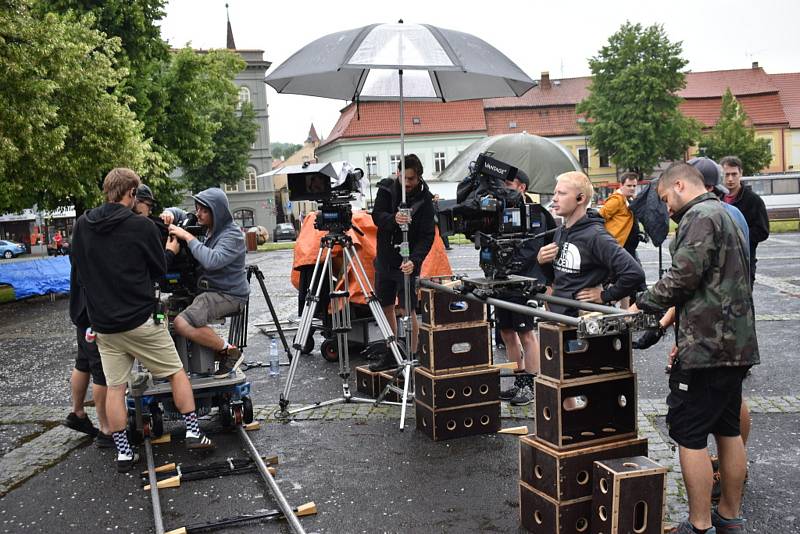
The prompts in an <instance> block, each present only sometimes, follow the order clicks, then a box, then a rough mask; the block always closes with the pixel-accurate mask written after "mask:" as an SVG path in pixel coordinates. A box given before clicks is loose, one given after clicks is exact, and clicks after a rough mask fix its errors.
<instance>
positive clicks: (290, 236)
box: [272, 223, 297, 243]
mask: <svg viewBox="0 0 800 534" xmlns="http://www.w3.org/2000/svg"><path fill="white" fill-rule="evenodd" d="M281 239H287V240H289V241H294V240H295V239H297V232H296V231H295V229H294V226H292V224H291V223H280V224H279V225H278V226H276V227H275V231H274V232H273V233H272V240H273V241H274V242H276V243H277V242H278V241H280V240H281Z"/></svg>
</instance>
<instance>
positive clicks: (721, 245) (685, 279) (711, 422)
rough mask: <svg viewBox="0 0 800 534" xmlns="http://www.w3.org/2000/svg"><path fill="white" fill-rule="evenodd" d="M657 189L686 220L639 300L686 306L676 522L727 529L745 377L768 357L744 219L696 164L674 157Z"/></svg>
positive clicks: (644, 304)
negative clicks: (680, 517) (716, 476)
mask: <svg viewBox="0 0 800 534" xmlns="http://www.w3.org/2000/svg"><path fill="white" fill-rule="evenodd" d="M658 195H659V197H660V198H661V200H662V201H664V202H665V203H666V204H667V207H668V208H669V212H670V216H671V217H672V218H673V220H675V221H676V222H677V223H678V229H677V231H676V232H675V238H674V239H673V241H672V242H671V243H670V253H671V254H672V266H671V268H670V269H669V271H668V272H667V273H666V274H665V275H664V277H663V278H661V279H660V280H659V281H658V282H656V284H655V285H654V286H653V287H652V288H650V289H649V290H648V291H646V292H645V293H643V294H642V295H641V296H640V297H639V299H638V300H637V303H636V307H638V308H639V309H642V310H645V311H658V310H665V309H667V308H669V307H670V306H676V307H677V310H678V327H677V332H676V344H677V350H675V349H673V354H672V355H671V356H675V359H674V361H673V365H672V372H671V374H670V381H669V382H670V394H669V396H668V397H667V405H668V406H669V412H668V414H667V425H668V427H669V433H670V437H671V438H672V439H673V440H674V441H675V442H676V443H678V445H679V446H680V460H681V468H682V471H683V477H684V482H685V483H686V489H687V493H688V494H689V521H688V522H684V523H682V524H681V525H680V526H679V527H678V529H677V532H679V533H681V534H683V533H684V532H685V533H687V534H688V533H691V532H705V530H704V529H708V528H710V527H711V526H712V523H713V525H714V526H715V527H716V528H717V532H718V533H722V532H729V531H730V532H734V531H735V530H730V528H736V527H738V526H739V524H740V522H741V521H742V520H741V518H739V508H740V506H741V494H742V486H743V484H744V477H745V472H746V461H747V459H746V453H745V449H744V445H743V443H742V440H741V438H740V437H739V433H740V431H739V409H740V406H741V402H742V379H743V378H744V376H745V374H746V373H747V370H748V369H749V368H750V366H752V365H756V364H758V363H759V355H758V342H757V339H756V332H755V317H754V313H753V305H752V293H751V289H750V284H749V280H748V263H747V259H746V255H745V251H744V248H743V245H742V243H741V240H740V239H739V237H738V233H737V229H736V223H734V222H733V219H731V217H730V216H729V215H728V214H727V213H726V211H725V209H724V207H723V206H722V204H721V203H720V202H719V200H718V199H717V197H716V196H715V195H714V194H713V193H708V192H706V189H705V187H704V184H703V177H702V175H701V174H700V173H699V172H698V171H697V170H696V169H695V168H694V167H692V166H691V165H687V164H685V163H676V164H673V165H672V166H670V167H669V168H668V169H667V170H666V171H664V174H663V175H662V176H661V178H660V179H659V183H658ZM634 309H635V308H634ZM709 434H714V437H715V439H716V441H717V448H718V451H719V458H720V470H721V472H724V473H725V477H724V478H723V479H722V480H723V481H722V497H721V500H720V504H719V507H718V509H716V510H713V511H712V510H711V486H712V469H711V464H710V462H709V459H708V451H707V442H708V435H709ZM736 532H739V531H736Z"/></svg>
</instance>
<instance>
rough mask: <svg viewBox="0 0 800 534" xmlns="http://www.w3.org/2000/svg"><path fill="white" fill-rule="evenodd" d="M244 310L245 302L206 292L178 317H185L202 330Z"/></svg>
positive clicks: (198, 296) (213, 292) (196, 298)
mask: <svg viewBox="0 0 800 534" xmlns="http://www.w3.org/2000/svg"><path fill="white" fill-rule="evenodd" d="M242 308H244V302H242V301H240V300H236V299H235V298H233V297H230V296H228V295H223V294H222V293H217V292H215V291H206V292H204V293H200V294H199V295H197V296H196V297H195V298H194V301H192V304H191V305H189V306H188V307H187V308H186V309H185V310H183V311H182V312H181V313H180V314H178V317H183V318H184V319H186V322H188V323H189V324H190V325H192V326H193V327H195V328H201V327H203V326H206V325H207V324H208V323H210V322H212V321H216V320H218V319H222V318H223V317H229V316H231V315H236V314H237V313H239V312H241V311H242Z"/></svg>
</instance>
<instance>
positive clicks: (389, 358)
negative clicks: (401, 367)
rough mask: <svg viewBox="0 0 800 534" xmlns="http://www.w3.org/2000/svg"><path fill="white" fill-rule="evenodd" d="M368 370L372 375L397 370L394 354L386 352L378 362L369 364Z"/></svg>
mask: <svg viewBox="0 0 800 534" xmlns="http://www.w3.org/2000/svg"><path fill="white" fill-rule="evenodd" d="M368 369H369V370H370V371H372V372H373V373H377V372H380V371H388V370H389V369H397V360H395V359H394V354H392V353H391V352H386V353H384V354H383V356H382V357H381V359H380V360H377V361H374V362H372V363H371V364H369V367H368Z"/></svg>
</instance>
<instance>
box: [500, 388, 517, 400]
mask: <svg viewBox="0 0 800 534" xmlns="http://www.w3.org/2000/svg"><path fill="white" fill-rule="evenodd" d="M517 393H519V386H517V385H516V384H514V385H513V386H511V387H510V388H508V389H504V390H503V391H501V392H500V400H501V401H510V400H511V399H513V398H514V397H516V396H517Z"/></svg>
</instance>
